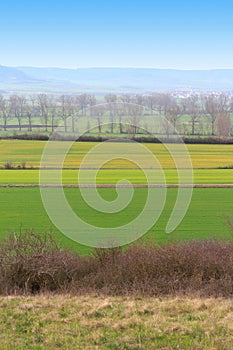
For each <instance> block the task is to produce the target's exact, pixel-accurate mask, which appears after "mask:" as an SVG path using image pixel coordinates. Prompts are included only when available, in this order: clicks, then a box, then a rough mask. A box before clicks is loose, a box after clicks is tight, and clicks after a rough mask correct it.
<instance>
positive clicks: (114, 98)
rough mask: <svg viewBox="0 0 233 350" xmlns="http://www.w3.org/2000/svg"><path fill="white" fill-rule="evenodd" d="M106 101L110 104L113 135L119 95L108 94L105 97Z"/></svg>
mask: <svg viewBox="0 0 233 350" xmlns="http://www.w3.org/2000/svg"><path fill="white" fill-rule="evenodd" d="M104 99H105V101H106V102H107V103H108V109H109V112H110V128H111V133H112V134H113V132H114V119H115V115H116V113H115V109H116V101H117V95H115V94H108V95H105V96H104Z"/></svg>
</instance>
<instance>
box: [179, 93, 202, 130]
mask: <svg viewBox="0 0 233 350" xmlns="http://www.w3.org/2000/svg"><path fill="white" fill-rule="evenodd" d="M184 106H185V112H186V113H187V114H188V115H189V117H190V122H191V128H192V130H191V134H192V135H195V125H196V123H197V121H198V119H199V117H200V108H199V106H198V97H197V96H196V95H192V96H190V97H188V99H187V100H185V104H183V107H184Z"/></svg>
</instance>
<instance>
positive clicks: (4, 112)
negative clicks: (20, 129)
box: [0, 95, 10, 131]
mask: <svg viewBox="0 0 233 350" xmlns="http://www.w3.org/2000/svg"><path fill="white" fill-rule="evenodd" d="M0 116H1V117H2V120H3V128H4V130H5V131H6V130H7V122H8V120H9V119H10V104H9V101H7V100H6V98H5V97H4V96H3V95H0Z"/></svg>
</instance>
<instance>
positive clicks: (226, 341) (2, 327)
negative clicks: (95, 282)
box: [0, 295, 233, 350]
mask: <svg viewBox="0 0 233 350" xmlns="http://www.w3.org/2000/svg"><path fill="white" fill-rule="evenodd" d="M0 309H1V310H0V312H1V318H0V344H1V345H0V349H4V350H7V349H9V350H11V349H46V350H47V349H48V350H49V349H51V350H54V349H85V350H86V349H122V350H123V349H148V350H149V349H153V350H154V349H164V350H165V349H166V350H174V349H188V350H192V349H193V350H194V349H195V350H197V349H200V350H205V349H211V350H223V349H224V350H231V349H232V339H233V326H232V324H233V301H232V300H229V299H211V298H210V299H200V298H181V297H176V298H163V299H159V298H131V297H130V298H129V297H125V298H122V297H106V298H105V297H99V296H80V297H71V296H69V295H59V296H52V295H40V296H37V297H5V298H1V299H0Z"/></svg>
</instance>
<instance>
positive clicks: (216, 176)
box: [0, 169, 233, 184]
mask: <svg viewBox="0 0 233 350" xmlns="http://www.w3.org/2000/svg"><path fill="white" fill-rule="evenodd" d="M91 173H93V170H88V171H85V173H84V175H85V176H84V181H79V182H78V171H77V170H63V184H77V183H86V184H88V183H93V182H92V181H91V178H90V175H91ZM149 173H151V174H152V175H153V174H154V175H155V176H153V178H154V182H153V183H157V182H158V183H160V182H159V176H156V174H157V173H156V172H154V171H149ZM46 174H47V175H46V179H47V180H46V183H47V184H55V183H57V174H58V171H57V170H49V171H46ZM164 174H165V177H166V183H167V184H176V183H177V171H176V170H175V169H169V170H165V171H164ZM182 174H183V175H184V183H190V178H189V177H188V175H187V174H188V172H187V171H186V170H183V171H182ZM193 174H194V183H196V184H232V183H233V169H211V170H210V169H195V170H194V172H193ZM121 179H127V180H129V181H131V182H132V183H133V184H146V183H147V179H146V177H145V174H144V173H143V172H142V171H141V170H137V169H134V170H133V171H132V170H129V169H128V170H111V169H109V170H100V171H99V172H98V174H97V180H96V183H98V184H115V183H116V182H117V181H119V180H121ZM0 183H1V184H38V183H39V170H5V169H4V170H3V169H1V170H0Z"/></svg>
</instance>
